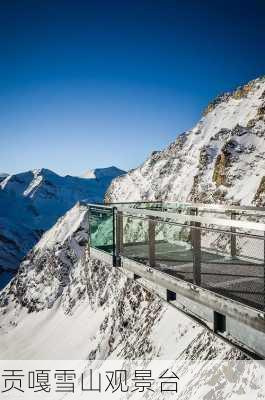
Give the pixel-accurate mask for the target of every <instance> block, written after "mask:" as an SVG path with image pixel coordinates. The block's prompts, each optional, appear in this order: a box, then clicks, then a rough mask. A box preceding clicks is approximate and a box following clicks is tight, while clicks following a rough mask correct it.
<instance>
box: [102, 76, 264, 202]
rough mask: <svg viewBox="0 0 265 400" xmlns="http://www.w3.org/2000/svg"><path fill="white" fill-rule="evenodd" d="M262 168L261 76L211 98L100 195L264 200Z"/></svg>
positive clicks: (108, 198)
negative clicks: (180, 130) (189, 122)
mask: <svg viewBox="0 0 265 400" xmlns="http://www.w3.org/2000/svg"><path fill="white" fill-rule="evenodd" d="M264 169H265V78H264V77H263V78H258V79H256V80H254V81H251V82H249V83H248V84H247V85H245V86H243V87H241V88H238V89H237V90H235V91H233V92H232V93H226V94H224V95H222V96H219V97H218V98H217V99H215V100H214V101H213V102H212V103H210V104H209V105H208V107H207V109H206V110H205V112H204V115H203V117H202V118H201V120H200V121H199V122H198V124H197V125H196V126H195V127H194V128H193V129H191V130H190V131H188V132H186V133H184V134H182V135H180V136H178V137H177V139H176V140H175V142H173V143H171V144H170V145H169V147H168V148H167V149H165V150H163V151H156V152H153V153H152V154H151V156H150V157H149V158H148V159H147V160H146V161H145V162H144V163H143V164H142V165H141V166H140V167H138V168H136V169H134V170H131V171H129V172H128V173H127V174H126V175H124V176H121V177H118V178H116V179H115V180H114V181H112V183H111V185H110V187H109V189H108V192H107V194H106V197H105V199H106V201H107V202H118V201H137V200H172V201H187V200H191V201H199V202H210V203H211V202H215V203H233V204H242V205H243V204H244V205H246V204H251V203H254V204H258V205H262V204H263V205H264V201H265V194H264V193H265V177H264V175H265V174H264Z"/></svg>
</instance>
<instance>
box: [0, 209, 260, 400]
mask: <svg viewBox="0 0 265 400" xmlns="http://www.w3.org/2000/svg"><path fill="white" fill-rule="evenodd" d="M86 212H87V209H86V207H85V206H83V205H80V204H77V205H76V206H75V207H73V208H72V209H71V210H70V211H68V212H67V214H66V215H65V216H64V217H62V218H60V219H59V220H58V222H57V223H56V224H55V226H54V227H53V228H52V229H51V230H49V231H48V232H46V233H45V234H44V235H43V237H42V239H41V240H40V241H39V243H38V244H37V245H36V246H35V247H34V248H33V250H32V251H31V252H30V253H29V254H28V256H27V257H26V259H25V260H24V261H23V262H22V263H21V265H20V268H19V270H18V273H17V275H16V276H15V278H14V279H13V280H12V281H11V282H10V283H9V285H8V286H7V287H6V288H5V289H4V290H3V291H2V292H1V293H0V319H1V324H0V354H1V359H4V360H7V359H10V360H14V359H23V360H30V359H37V360H45V359H48V360H60V359H67V360H71V359H72V360H87V361H86V368H96V367H98V366H102V365H103V367H104V363H105V362H108V360H121V362H122V364H121V365H122V366H123V368H126V369H128V364H126V360H145V361H144V367H145V368H144V369H148V365H149V364H148V363H149V361H148V360H153V359H157V360H161V361H162V360H170V363H171V365H172V369H174V370H176V371H178V372H179V374H180V376H181V381H182V391H181V393H178V394H174V398H176V399H178V398H181V399H190V398H192V399H201V398H202V397H201V393H202V391H203V393H204V395H205V397H203V398H206V397H207V398H212V397H211V394H212V393H213V392H214V393H215V392H216V391H217V392H218V396H219V397H218V398H233V397H229V396H230V394H232V393H235V395H237V394H240V393H241V394H242V393H245V394H246V396H247V395H249V396H250V397H246V398H253V399H254V398H259V397H258V396H261V394H262V390H263V386H262V385H263V383H262V382H263V381H262V378H261V377H260V374H259V370H258V368H257V366H255V365H253V364H250V365H248V364H243V365H242V364H238V363H237V364H236V365H234V368H233V370H231V371H230V370H229V369H227V368H228V366H227V365H226V364H225V363H224V361H222V360H229V361H230V362H231V360H243V359H245V356H243V355H242V354H241V353H240V352H239V351H238V350H235V348H233V347H231V346H230V345H228V344H227V343H225V342H223V341H222V340H221V339H219V338H217V337H216V336H215V335H213V334H212V333H211V332H209V331H207V330H206V329H205V328H204V327H203V326H201V325H198V324H197V322H195V321H193V320H191V319H190V318H189V317H187V316H185V315H184V314H183V313H181V312H180V311H178V310H177V309H175V308H173V307H172V306H171V305H169V304H168V303H166V302H164V301H163V300H161V299H160V298H159V297H157V296H155V295H153V294H151V293H150V292H149V291H147V290H146V289H145V288H144V287H143V286H141V285H139V283H136V282H134V281H132V280H131V279H129V278H128V277H127V276H126V274H125V273H123V272H122V271H121V270H119V268H113V267H112V266H110V265H108V264H106V263H104V262H101V261H99V260H96V259H90V257H89V251H88V247H87V246H88V225H87V216H86ZM194 360H196V361H197V362H198V361H205V360H211V362H209V363H208V364H205V365H204V366H203V367H202V366H201V365H199V366H198V365H196V363H195V361H194ZM167 362H168V361H167ZM162 365H163V364H162ZM223 374H225V375H223ZM228 374H229V375H228ZM242 390H243V392H242ZM250 393H251V395H250ZM227 395H228V397H226V396H227ZM119 396H120V397H114V398H119V399H121V398H128V396H129V398H132V399H135V398H136V399H140V398H143V397H141V393H140V394H139V393H138V392H135V393H129V394H128V393H121V394H120V395H119ZM137 396H138V397H137ZM178 396H179V397H178ZM54 398H56V399H57V397H54ZM78 398H79V397H78ZM144 398H148V399H161V397H159V394H157V393H153V392H151V391H150V392H148V393H147V394H146V396H145V397H144ZM235 398H237V397H235ZM260 398H262V396H261V397H260Z"/></svg>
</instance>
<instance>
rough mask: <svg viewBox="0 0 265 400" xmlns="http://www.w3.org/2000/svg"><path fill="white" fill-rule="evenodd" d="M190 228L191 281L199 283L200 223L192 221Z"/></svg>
mask: <svg viewBox="0 0 265 400" xmlns="http://www.w3.org/2000/svg"><path fill="white" fill-rule="evenodd" d="M192 225H193V227H192V228H191V237H192V246H193V283H194V284H195V285H198V286H200V285H201V229H200V227H201V224H200V222H193V223H192Z"/></svg>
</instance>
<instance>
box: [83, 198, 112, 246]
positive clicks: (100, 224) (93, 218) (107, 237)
mask: <svg viewBox="0 0 265 400" xmlns="http://www.w3.org/2000/svg"><path fill="white" fill-rule="evenodd" d="M113 222H114V221H113V209H111V208H103V207H96V206H95V207H89V227H90V246H91V247H94V248H96V249H99V250H103V251H106V252H108V253H110V254H113V253H114V229H113V227H114V224H113Z"/></svg>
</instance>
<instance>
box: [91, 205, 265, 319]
mask: <svg viewBox="0 0 265 400" xmlns="http://www.w3.org/2000/svg"><path fill="white" fill-rule="evenodd" d="M208 208H209V209H210V210H209V213H208V214H206V210H208ZM173 210H175V211H173ZM194 210H195V211H194ZM194 214H195V215H194ZM263 217H264V219H265V212H264V209H256V208H254V207H248V208H247V209H245V208H240V207H236V208H232V209H229V208H228V207H224V208H223V209H222V207H221V206H218V207H217V208H216V209H215V208H214V207H213V206H208V205H204V206H200V205H196V207H195V205H189V206H187V205H185V206H184V205H183V206H181V205H180V204H179V203H178V206H177V207H175V208H174V207H172V206H171V209H170V211H168V208H166V206H165V205H163V211H162V207H161V204H159V207H158V205H157V203H144V204H143V203H140V204H139V203H132V204H128V203H126V204H116V205H114V204H113V205H111V206H99V205H93V204H91V205H89V225H90V245H91V246H92V247H94V248H96V249H98V250H101V251H105V252H107V253H110V254H112V255H113V260H114V263H115V264H116V265H119V260H120V258H121V257H126V258H128V259H131V260H134V261H137V262H138V263H141V264H143V265H147V266H148V267H150V268H153V269H156V270H159V271H162V272H163V273H166V274H168V275H170V276H171V277H175V278H178V279H181V280H183V281H186V282H190V283H192V284H194V285H196V286H198V287H201V288H204V289H207V290H209V291H211V292H215V293H219V294H221V295H222V296H224V297H226V298H227V299H233V300H236V301H238V302H240V303H242V304H245V305H247V306H250V307H253V308H254V309H256V310H260V311H263V312H264V311H265V284H264V282H265V274H264V232H265V224H264V223H263V222H260V221H262V220H263Z"/></svg>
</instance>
